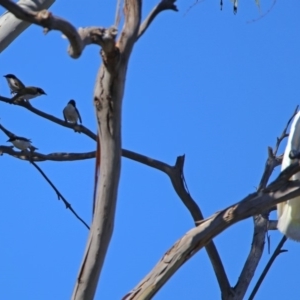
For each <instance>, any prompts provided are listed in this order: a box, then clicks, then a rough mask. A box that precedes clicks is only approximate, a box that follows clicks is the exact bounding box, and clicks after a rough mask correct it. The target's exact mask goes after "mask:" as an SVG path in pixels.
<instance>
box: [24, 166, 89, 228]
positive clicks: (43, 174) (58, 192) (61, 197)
mask: <svg viewBox="0 0 300 300" xmlns="http://www.w3.org/2000/svg"><path fill="white" fill-rule="evenodd" d="M30 163H31V164H32V165H33V166H34V167H35V168H36V169H37V170H38V171H39V172H40V174H41V175H42V176H43V177H44V179H45V180H46V181H47V182H48V183H49V184H50V186H51V187H52V188H53V190H54V191H55V193H56V195H57V197H58V200H62V201H63V203H64V204H65V206H66V208H67V209H69V210H70V211H71V212H72V214H73V215H74V216H75V217H76V218H77V219H78V220H79V221H80V222H81V223H83V224H84V226H85V227H86V228H87V229H90V227H89V225H88V224H87V223H86V222H85V221H84V220H83V219H82V218H81V217H80V216H79V215H78V214H77V213H76V211H75V210H74V209H73V208H72V206H71V204H70V203H69V202H68V201H67V200H66V198H65V197H64V196H63V195H62V194H61V193H60V191H59V190H58V189H57V188H56V187H55V185H54V184H53V183H52V181H51V180H50V179H49V178H48V177H47V175H46V174H45V173H44V172H43V170H42V169H41V168H40V167H39V166H38V165H37V164H36V163H35V162H33V161H31V162H30Z"/></svg>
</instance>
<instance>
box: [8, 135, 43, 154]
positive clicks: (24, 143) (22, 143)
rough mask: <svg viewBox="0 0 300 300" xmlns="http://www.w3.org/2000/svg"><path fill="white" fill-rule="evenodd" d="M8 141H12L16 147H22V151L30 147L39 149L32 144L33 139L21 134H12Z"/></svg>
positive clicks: (32, 149)
mask: <svg viewBox="0 0 300 300" xmlns="http://www.w3.org/2000/svg"><path fill="white" fill-rule="evenodd" d="M7 142H11V143H12V144H13V145H14V146H15V147H16V148H18V149H20V150H21V151H26V150H27V149H30V150H31V151H34V150H37V149H38V148H36V147H34V146H32V145H31V140H30V139H27V138H24V137H21V136H16V135H14V136H11V137H10V138H9V139H8V140H7Z"/></svg>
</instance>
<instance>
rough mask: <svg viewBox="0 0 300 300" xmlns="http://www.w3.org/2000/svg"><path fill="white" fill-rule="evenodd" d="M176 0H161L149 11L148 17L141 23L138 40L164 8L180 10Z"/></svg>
mask: <svg viewBox="0 0 300 300" xmlns="http://www.w3.org/2000/svg"><path fill="white" fill-rule="evenodd" d="M175 2H176V0H161V1H160V2H159V4H158V5H157V6H155V7H154V9H153V10H152V11H151V12H150V13H149V15H148V16H147V18H146V19H145V20H144V21H143V23H142V24H141V25H140V29H139V33H138V38H137V40H138V39H139V38H140V37H141V36H142V35H143V34H144V33H145V31H146V30H147V28H148V27H149V26H150V24H151V23H152V21H153V20H154V19H155V17H156V16H157V15H158V14H159V13H160V12H162V11H164V10H173V11H178V8H177V6H176V5H175V4H174V3H175Z"/></svg>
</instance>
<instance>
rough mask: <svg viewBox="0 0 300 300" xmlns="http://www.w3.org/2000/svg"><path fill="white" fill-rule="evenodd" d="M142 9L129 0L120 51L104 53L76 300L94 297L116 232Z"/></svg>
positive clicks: (96, 97)
mask: <svg viewBox="0 0 300 300" xmlns="http://www.w3.org/2000/svg"><path fill="white" fill-rule="evenodd" d="M141 6H142V3H141V0H125V3H124V14H125V23H124V26H123V29H122V32H121V34H120V39H119V41H118V43H117V47H118V48H113V49H111V51H102V52H101V55H102V60H103V63H102V66H101V67H100V69H99V72H98V75H97V79H96V85H95V92H94V104H95V111H96V117H97V122H98V136H99V140H100V146H101V149H99V150H101V151H100V161H101V166H100V176H99V177H98V180H97V186H96V200H95V211H94V217H93V222H92V226H91V230H90V234H89V237H88V241H87V245H86V249H85V253H84V255H83V260H82V263H81V266H80V270H79V274H78V278H77V281H76V284H75V287H74V291H73V295H72V299H73V300H92V299H93V298H94V295H95V292H96V288H97V284H98V280H99V277H100V273H101V269H102V266H103V263H104V259H105V256H106V252H107V249H108V246H109V243H110V239H111V236H112V232H113V226H114V218H115V209H116V202H117V193H118V185H119V177H120V169H121V151H122V149H121V115H122V114H121V111H122V99H123V94H124V87H125V85H124V83H125V78H126V72H127V67H128V62H129V57H130V54H131V51H132V48H133V46H134V43H135V41H136V39H137V34H138V28H139V25H140V18H141ZM100 124H101V126H100ZM96 167H97V166H96Z"/></svg>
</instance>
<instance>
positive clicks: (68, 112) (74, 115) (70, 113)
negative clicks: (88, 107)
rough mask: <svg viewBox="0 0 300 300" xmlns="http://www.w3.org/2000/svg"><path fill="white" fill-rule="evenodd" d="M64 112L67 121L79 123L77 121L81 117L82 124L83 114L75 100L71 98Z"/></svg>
mask: <svg viewBox="0 0 300 300" xmlns="http://www.w3.org/2000/svg"><path fill="white" fill-rule="evenodd" d="M63 114H64V118H65V121H66V122H70V123H75V124H77V121H78V119H79V121H80V124H82V120H81V116H80V113H79V111H78V109H77V107H76V102H75V100H70V101H69V102H68V104H67V106H66V107H65V108H64V110H63Z"/></svg>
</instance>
